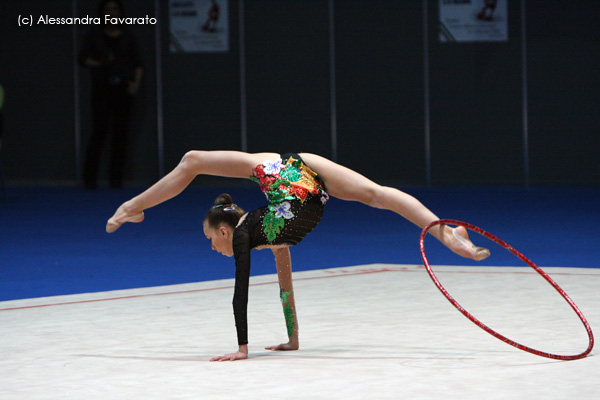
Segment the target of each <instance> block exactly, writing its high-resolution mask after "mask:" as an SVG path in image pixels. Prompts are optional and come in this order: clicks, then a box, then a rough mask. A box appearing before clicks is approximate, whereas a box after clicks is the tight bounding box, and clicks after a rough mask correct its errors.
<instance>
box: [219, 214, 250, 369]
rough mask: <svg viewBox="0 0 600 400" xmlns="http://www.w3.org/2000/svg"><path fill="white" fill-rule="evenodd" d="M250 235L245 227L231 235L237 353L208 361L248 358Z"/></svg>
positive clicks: (239, 228)
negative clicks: (233, 261)
mask: <svg viewBox="0 0 600 400" xmlns="http://www.w3.org/2000/svg"><path fill="white" fill-rule="evenodd" d="M250 250H251V242H250V234H249V233H248V230H247V228H246V226H244V225H242V226H240V227H238V228H237V229H236V230H235V232H234V234H233V253H234V258H235V289H234V292H233V315H234V317H235V327H236V330H237V338H238V346H239V348H238V351H237V352H235V353H230V354H225V355H224V356H220V357H215V358H212V359H211V360H210V361H235V360H244V359H246V358H248V287H249V286H250Z"/></svg>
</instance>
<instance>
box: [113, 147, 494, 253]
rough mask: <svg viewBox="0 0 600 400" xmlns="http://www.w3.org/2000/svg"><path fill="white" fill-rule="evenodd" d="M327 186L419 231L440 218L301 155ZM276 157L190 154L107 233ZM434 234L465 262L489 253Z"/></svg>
mask: <svg viewBox="0 0 600 400" xmlns="http://www.w3.org/2000/svg"><path fill="white" fill-rule="evenodd" d="M299 155H300V156H301V157H302V159H303V160H304V161H305V163H306V164H307V165H308V166H309V167H310V168H311V169H312V170H313V171H315V172H316V173H317V174H319V176H320V177H321V178H322V179H323V181H324V182H325V186H326V188H327V192H328V193H329V194H330V195H331V196H334V197H337V198H339V199H342V200H352V201H359V202H361V203H364V204H366V205H369V206H371V207H376V208H381V209H386V210H391V211H393V212H395V213H397V214H399V215H401V216H402V217H404V218H406V219H407V220H409V221H411V222H412V223H414V224H416V225H417V226H419V227H420V228H424V227H425V226H427V225H428V224H429V223H431V222H433V221H436V220H438V219H439V218H438V217H437V216H436V215H435V214H433V213H432V212H431V211H430V210H429V209H427V208H426V207H425V206H424V205H423V204H422V203H421V202H420V201H418V200H417V199H415V198H414V197H412V196H410V195H409V194H406V193H404V192H402V191H400V190H398V189H395V188H391V187H385V186H381V185H378V184H376V183H375V182H373V181H371V180H369V179H368V178H366V177H364V176H363V175H361V174H359V173H357V172H355V171H353V170H351V169H349V168H346V167H343V166H341V165H339V164H336V163H334V162H333V161H330V160H328V159H326V158H324V157H321V156H318V155H316V154H310V153H301V154H299ZM279 157H280V156H279V154H276V153H254V154H250V153H244V152H237V151H190V152H188V153H186V154H185V156H184V157H183V158H182V160H181V162H180V163H179V165H177V167H176V168H175V169H174V170H173V171H171V172H170V173H169V174H168V175H166V176H165V177H163V178H162V179H161V180H159V181H158V182H157V183H155V184H154V185H153V186H151V187H150V188H149V189H147V190H146V191H144V192H143V193H141V194H140V195H138V196H136V197H134V198H133V199H131V200H129V201H127V202H125V203H123V204H122V205H121V206H120V207H119V208H118V209H117V211H116V212H115V214H114V215H113V216H112V217H111V218H110V219H109V220H108V223H107V225H106V231H107V232H109V233H110V232H114V231H115V230H117V229H118V228H119V227H120V226H121V225H122V224H123V223H125V222H141V221H143V219H144V210H145V209H148V208H150V207H153V206H155V205H157V204H160V203H162V202H164V201H166V200H169V199H171V198H172V197H175V196H176V195H178V194H179V193H181V192H182V191H183V190H184V189H185V188H186V187H187V186H188V185H189V184H190V183H191V182H192V180H193V179H194V178H195V177H196V176H197V175H216V176H222V177H231V178H248V177H250V175H251V174H252V169H253V168H254V167H256V165H258V164H260V163H262V162H263V161H265V160H272V161H274V160H277V159H279ZM430 233H431V234H432V235H433V236H435V237H436V238H437V239H438V240H440V241H441V242H442V243H443V244H444V245H445V246H447V247H448V248H449V249H450V250H452V251H453V252H455V253H456V254H459V255H461V256H463V257H466V258H472V259H475V260H483V259H484V258H486V257H488V256H489V254H490V253H489V250H487V249H483V248H480V247H475V246H474V245H473V244H472V243H471V242H470V240H469V239H468V235H467V231H466V229H465V228H463V227H457V228H455V229H454V230H453V229H452V228H450V227H448V226H445V225H442V226H436V227H434V228H432V229H431V230H430Z"/></svg>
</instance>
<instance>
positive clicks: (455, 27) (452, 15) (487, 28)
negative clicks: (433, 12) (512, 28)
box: [439, 0, 508, 43]
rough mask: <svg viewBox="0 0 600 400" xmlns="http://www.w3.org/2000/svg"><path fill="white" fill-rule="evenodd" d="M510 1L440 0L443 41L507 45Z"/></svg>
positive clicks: (440, 34) (440, 24)
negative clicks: (504, 43) (503, 43)
mask: <svg viewBox="0 0 600 400" xmlns="http://www.w3.org/2000/svg"><path fill="white" fill-rule="evenodd" d="M507 2H508V0H439V5H440V22H439V37H440V42H443V43H448V42H505V41H507V40H508V10H507Z"/></svg>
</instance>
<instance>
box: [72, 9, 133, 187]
mask: <svg viewBox="0 0 600 400" xmlns="http://www.w3.org/2000/svg"><path fill="white" fill-rule="evenodd" d="M105 15H109V16H111V17H115V18H119V17H123V15H124V12H123V4H122V3H121V1H119V0H102V1H101V2H100V3H99V5H98V16H100V17H101V21H102V24H101V25H100V26H98V27H94V28H92V29H91V30H90V31H88V32H87V34H86V35H85V37H84V39H83V43H82V46H81V49H80V52H79V63H80V64H81V65H82V66H85V67H87V68H89V69H90V71H91V78H92V89H91V102H92V133H91V136H90V138H89V142H88V144H87V149H86V153H85V161H84V166H83V183H84V185H85V187H86V188H87V189H96V188H97V187H98V167H99V164H100V158H101V155H102V148H103V147H104V143H105V141H106V137H107V135H108V134H109V131H111V134H112V140H111V146H110V162H109V182H110V187H112V188H120V187H122V186H123V170H124V166H125V157H126V155H127V142H128V140H127V139H128V130H129V121H130V117H131V109H132V105H133V99H134V95H135V94H136V93H137V91H138V90H139V88H140V84H141V81H142V75H143V68H142V57H141V52H140V48H139V45H138V42H137V40H136V38H135V36H134V35H133V33H132V32H131V31H129V30H128V29H127V28H126V27H125V26H123V25H119V24H105V23H104V22H105V21H104V16H105Z"/></svg>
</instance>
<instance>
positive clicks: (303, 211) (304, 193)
mask: <svg viewBox="0 0 600 400" xmlns="http://www.w3.org/2000/svg"><path fill="white" fill-rule="evenodd" d="M252 172H253V175H252V176H251V179H252V180H254V181H255V182H257V183H259V184H260V188H261V190H262V191H263V193H265V195H266V196H267V200H269V204H268V205H267V206H264V207H261V208H259V209H257V210H254V211H251V212H250V213H248V215H247V216H246V218H245V219H244V221H243V222H242V223H241V224H240V225H239V226H238V227H237V228H236V229H235V232H234V235H233V253H234V258H235V265H236V273H235V291H234V295H233V311H234V315H235V325H236V329H237V336H238V344H240V345H243V344H247V343H248V321H247V308H248V284H249V280H250V250H252V249H253V248H256V247H259V246H264V245H287V246H294V245H296V244H298V243H300V241H301V240H302V239H304V237H305V236H306V235H307V234H308V233H309V232H310V231H312V230H313V229H314V228H315V227H316V226H317V224H318V223H319V221H320V220H321V217H322V215H323V209H324V207H325V203H326V202H327V200H328V199H329V196H328V195H327V193H326V192H325V185H324V184H323V181H321V179H320V178H319V177H318V176H317V174H316V173H315V172H314V171H312V170H311V169H310V168H309V167H308V166H307V165H306V164H304V162H303V161H302V159H301V158H300V156H298V155H297V154H291V153H288V154H284V155H282V157H281V160H277V161H265V162H264V163H262V164H259V165H258V166H256V167H255V168H254V170H253V171H252Z"/></svg>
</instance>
